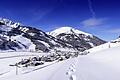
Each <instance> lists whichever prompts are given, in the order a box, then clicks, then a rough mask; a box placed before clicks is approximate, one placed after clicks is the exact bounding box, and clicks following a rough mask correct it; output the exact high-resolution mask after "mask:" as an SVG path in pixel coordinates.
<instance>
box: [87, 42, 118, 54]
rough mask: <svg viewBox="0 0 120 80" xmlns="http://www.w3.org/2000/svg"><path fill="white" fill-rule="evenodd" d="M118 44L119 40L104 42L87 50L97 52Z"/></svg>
mask: <svg viewBox="0 0 120 80" xmlns="http://www.w3.org/2000/svg"><path fill="white" fill-rule="evenodd" d="M117 46H120V42H118V43H112V42H108V43H105V44H102V45H100V46H96V47H94V48H91V49H89V50H86V51H89V52H91V53H95V52H99V51H101V50H105V49H109V48H111V47H117Z"/></svg>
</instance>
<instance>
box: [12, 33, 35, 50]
mask: <svg viewBox="0 0 120 80" xmlns="http://www.w3.org/2000/svg"><path fill="white" fill-rule="evenodd" d="M11 40H12V41H17V42H20V43H22V44H24V45H26V46H27V47H28V50H31V51H35V44H33V43H32V42H31V40H30V39H27V38H25V37H23V36H22V35H17V36H12V37H11ZM21 47H23V46H22V45H21ZM23 49H24V47H23Z"/></svg>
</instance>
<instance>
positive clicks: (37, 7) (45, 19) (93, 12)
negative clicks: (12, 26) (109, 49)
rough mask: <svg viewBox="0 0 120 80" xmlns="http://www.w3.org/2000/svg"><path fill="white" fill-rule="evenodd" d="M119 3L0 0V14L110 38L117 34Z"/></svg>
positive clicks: (101, 0) (47, 28)
mask: <svg viewBox="0 0 120 80" xmlns="http://www.w3.org/2000/svg"><path fill="white" fill-rule="evenodd" d="M89 1H90V2H89ZM119 3H120V1H119V0H1V1H0V17H4V18H8V19H11V20H13V21H17V22H20V23H22V24H24V25H29V26H33V27H36V28H39V29H41V30H43V31H51V30H54V29H56V28H59V27H62V26H71V27H74V28H77V29H79V30H82V31H85V32H88V33H91V34H94V35H96V36H98V37H100V38H102V39H104V40H112V39H115V38H117V37H118V36H119V35H120V22H119V21H120V5H119ZM91 8H92V9H91Z"/></svg>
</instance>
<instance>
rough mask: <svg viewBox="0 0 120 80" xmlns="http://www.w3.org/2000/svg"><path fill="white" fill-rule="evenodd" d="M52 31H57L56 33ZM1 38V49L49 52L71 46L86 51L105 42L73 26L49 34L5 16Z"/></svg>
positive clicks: (0, 28) (70, 47) (1, 26)
mask: <svg viewBox="0 0 120 80" xmlns="http://www.w3.org/2000/svg"><path fill="white" fill-rule="evenodd" d="M51 33H55V35H53V34H51ZM56 34H57V35H56ZM0 39H1V44H0V46H2V48H1V47H0V49H1V50H9V49H10V50H16V51H17V50H27V51H43V52H49V51H51V50H53V49H56V48H69V49H75V50H78V51H84V50H86V49H89V48H92V47H94V46H97V45H100V44H103V43H105V41H103V40H101V39H99V38H98V37H96V36H93V35H92V34H89V33H85V32H83V31H80V30H77V29H74V28H72V27H61V28H58V29H57V30H54V31H52V32H50V34H49V33H46V32H44V31H42V30H39V29H36V28H33V27H30V26H23V25H21V24H20V23H15V22H13V21H11V20H9V19H3V18H0ZM25 40H26V41H25Z"/></svg>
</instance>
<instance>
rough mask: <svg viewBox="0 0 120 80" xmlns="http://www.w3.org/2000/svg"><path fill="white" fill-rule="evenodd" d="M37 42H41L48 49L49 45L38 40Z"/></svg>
mask: <svg viewBox="0 0 120 80" xmlns="http://www.w3.org/2000/svg"><path fill="white" fill-rule="evenodd" d="M38 41H39V42H41V43H42V44H44V45H45V46H46V47H50V45H49V44H48V43H46V42H44V41H40V40H38Z"/></svg>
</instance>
